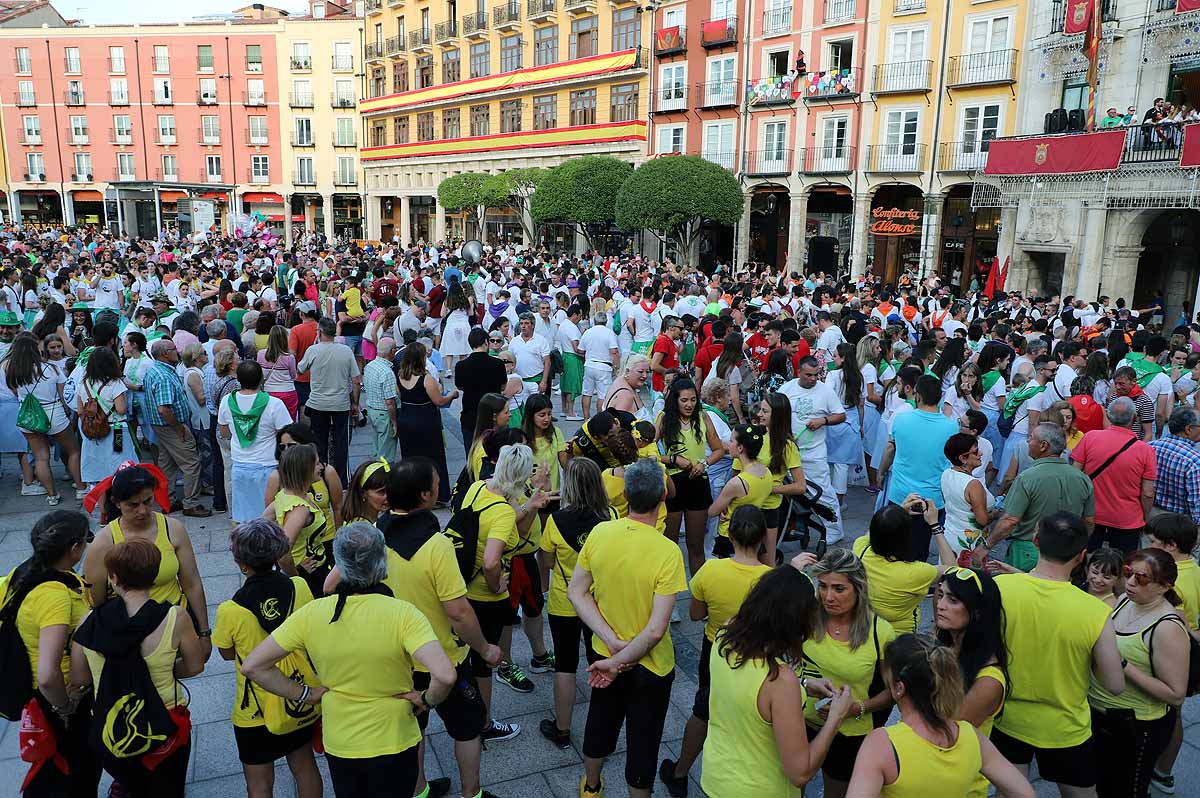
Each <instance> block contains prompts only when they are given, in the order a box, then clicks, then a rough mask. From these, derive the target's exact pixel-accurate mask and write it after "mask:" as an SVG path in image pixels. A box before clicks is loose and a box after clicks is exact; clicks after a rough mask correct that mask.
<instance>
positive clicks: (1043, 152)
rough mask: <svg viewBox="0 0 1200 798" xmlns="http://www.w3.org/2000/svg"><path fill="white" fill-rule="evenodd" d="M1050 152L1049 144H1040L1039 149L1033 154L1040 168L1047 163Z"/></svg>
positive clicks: (1034, 160)
mask: <svg viewBox="0 0 1200 798" xmlns="http://www.w3.org/2000/svg"><path fill="white" fill-rule="evenodd" d="M1049 150H1050V145H1049V143H1047V144H1038V145H1037V149H1036V150H1035V151H1034V153H1033V162H1034V163H1035V164H1037V165H1038V166H1041V165H1042V164H1044V163H1045V162H1046V156H1047V155H1048V153H1049Z"/></svg>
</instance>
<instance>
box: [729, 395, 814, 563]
mask: <svg viewBox="0 0 1200 798" xmlns="http://www.w3.org/2000/svg"><path fill="white" fill-rule="evenodd" d="M758 423H759V424H762V425H763V426H764V427H766V429H767V437H766V439H765V440H764V441H763V445H762V450H761V451H760V452H759V453H758V461H759V462H760V463H762V464H763V465H765V466H766V467H767V470H768V471H770V472H771V495H770V496H768V497H767V500H766V501H765V502H763V506H762V507H763V513H765V514H766V516H767V538H766V540H764V541H763V554H762V561H763V562H765V563H766V564H767V565H774V564H775V547H776V544H777V543H778V541H779V525H780V524H781V523H782V522H783V516H784V510H785V508H784V506H783V500H784V499H785V498H788V499H789V500H790V497H791V496H803V495H804V492H805V490H807V488H808V485H807V483H806V482H805V481H804V466H802V465H801V464H800V449H799V447H797V446H796V442H795V441H794V440H792V400H791V399H788V398H787V396H785V395H784V394H781V393H778V392H773V393H769V394H767V398H766V399H764V400H763V401H762V402H761V403H759V406H758ZM735 468H736V465H735ZM785 479H786V480H789V481H788V482H784V480H785Z"/></svg>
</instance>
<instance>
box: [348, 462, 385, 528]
mask: <svg viewBox="0 0 1200 798" xmlns="http://www.w3.org/2000/svg"><path fill="white" fill-rule="evenodd" d="M391 470H392V468H391V465H389V464H388V461H387V460H384V459H383V458H382V457H381V458H379V459H378V460H368V461H366V462H365V463H363V464H362V465H360V466H359V467H358V468H357V469H356V470H355V472H354V474H353V476H351V477H350V487H349V488H348V489H347V490H346V498H345V499H343V500H342V518H344V519H346V523H347V524H352V523H354V522H355V521H366V522H367V523H369V524H373V523H375V521H376V520H378V518H379V516H381V515H382V514H384V513H386V512H387V511H388V497H387V484H388V474H390V473H391ZM338 528H339V529H340V528H341V527H338Z"/></svg>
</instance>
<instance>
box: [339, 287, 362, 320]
mask: <svg viewBox="0 0 1200 798" xmlns="http://www.w3.org/2000/svg"><path fill="white" fill-rule="evenodd" d="M342 301H343V302H345V303H346V313H347V314H348V315H350V316H365V315H367V312H366V311H365V310H363V306H362V291H361V290H359V289H358V288H347V289H346V290H345V291H343V292H342Z"/></svg>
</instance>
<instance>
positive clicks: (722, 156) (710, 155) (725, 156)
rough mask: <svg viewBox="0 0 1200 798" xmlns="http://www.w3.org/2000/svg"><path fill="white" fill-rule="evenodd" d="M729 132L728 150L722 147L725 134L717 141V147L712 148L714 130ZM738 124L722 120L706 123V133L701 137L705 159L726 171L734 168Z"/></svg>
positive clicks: (730, 120) (733, 121) (731, 120)
mask: <svg viewBox="0 0 1200 798" xmlns="http://www.w3.org/2000/svg"><path fill="white" fill-rule="evenodd" d="M725 129H728V130H729V144H728V149H726V148H724V147H721V146H720V145H721V140H723V139H724V138H725V137H724V134H723V133H722V134H721V136H720V139H718V141H717V145H718V146H717V147H715V148H714V147H711V146H710V144H711V143H712V139H711V135H712V131H714V130H725ZM736 142H737V122H736V121H735V120H733V119H722V120H718V121H712V122H705V123H704V133H703V136H702V137H701V153H702V155H703V157H704V158H705V159H707V160H709V161H712V162H713V163H715V164H717V165H719V166H723V167H725V168H726V169H729V170H732V169H733V167H734V163H733V161H734V148H735V147H736V146H737V144H736Z"/></svg>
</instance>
